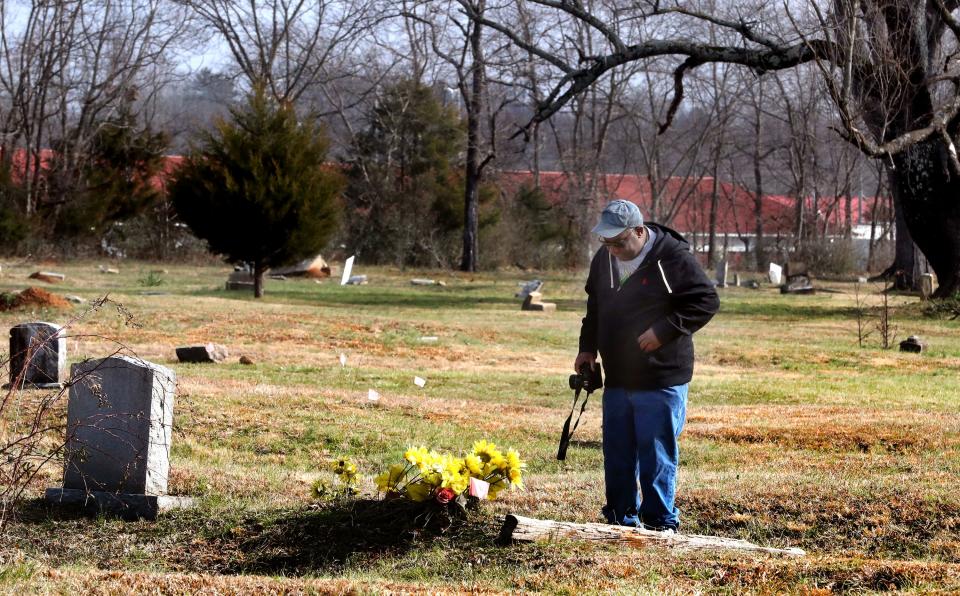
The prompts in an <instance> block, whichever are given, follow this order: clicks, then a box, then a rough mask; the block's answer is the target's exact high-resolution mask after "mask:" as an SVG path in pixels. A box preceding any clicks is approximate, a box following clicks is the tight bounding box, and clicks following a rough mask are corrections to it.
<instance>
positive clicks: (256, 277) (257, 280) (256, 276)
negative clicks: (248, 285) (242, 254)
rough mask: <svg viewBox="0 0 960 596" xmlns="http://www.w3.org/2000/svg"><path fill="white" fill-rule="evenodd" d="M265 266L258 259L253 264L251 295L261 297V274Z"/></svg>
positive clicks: (264, 271) (265, 270) (264, 270)
mask: <svg viewBox="0 0 960 596" xmlns="http://www.w3.org/2000/svg"><path fill="white" fill-rule="evenodd" d="M266 272H267V268H266V267H265V266H264V265H263V263H260V262H259V261H258V262H256V263H254V265H253V297H254V298H263V274H264V273H266Z"/></svg>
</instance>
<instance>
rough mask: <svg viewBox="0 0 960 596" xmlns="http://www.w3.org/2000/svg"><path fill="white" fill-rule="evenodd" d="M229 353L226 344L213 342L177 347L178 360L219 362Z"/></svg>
mask: <svg viewBox="0 0 960 596" xmlns="http://www.w3.org/2000/svg"><path fill="white" fill-rule="evenodd" d="M229 355H230V354H229V352H228V351H227V347H226V346H222V345H220V344H214V343H209V344H206V345H203V346H181V347H179V348H177V360H179V361H180V362H201V363H203V362H220V361H221V360H224V359H226V357H227V356H229Z"/></svg>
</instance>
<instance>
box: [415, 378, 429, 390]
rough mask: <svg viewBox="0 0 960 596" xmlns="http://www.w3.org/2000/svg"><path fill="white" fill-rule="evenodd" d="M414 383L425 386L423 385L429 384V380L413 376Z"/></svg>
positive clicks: (421, 386)
mask: <svg viewBox="0 0 960 596" xmlns="http://www.w3.org/2000/svg"><path fill="white" fill-rule="evenodd" d="M413 384H414V385H416V386H417V387H420V388H423V386H424V385H426V384H427V380H426V379H422V378H420V377H413Z"/></svg>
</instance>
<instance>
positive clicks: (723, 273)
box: [716, 259, 729, 288]
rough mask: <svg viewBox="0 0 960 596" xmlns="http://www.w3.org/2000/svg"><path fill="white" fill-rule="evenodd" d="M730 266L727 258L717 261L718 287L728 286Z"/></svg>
mask: <svg viewBox="0 0 960 596" xmlns="http://www.w3.org/2000/svg"><path fill="white" fill-rule="evenodd" d="M728 268H729V263H727V260H726V259H720V262H719V263H717V269H716V280H717V287H718V288H725V287H727V272H728V270H729V269H728Z"/></svg>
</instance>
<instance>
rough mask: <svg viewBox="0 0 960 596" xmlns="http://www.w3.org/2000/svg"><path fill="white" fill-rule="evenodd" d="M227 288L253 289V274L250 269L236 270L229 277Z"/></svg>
mask: <svg viewBox="0 0 960 596" xmlns="http://www.w3.org/2000/svg"><path fill="white" fill-rule="evenodd" d="M226 289H227V290H252V289H253V274H252V273H250V272H249V271H244V270H240V271H234V272H233V273H231V274H230V276H229V277H227V285H226Z"/></svg>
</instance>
